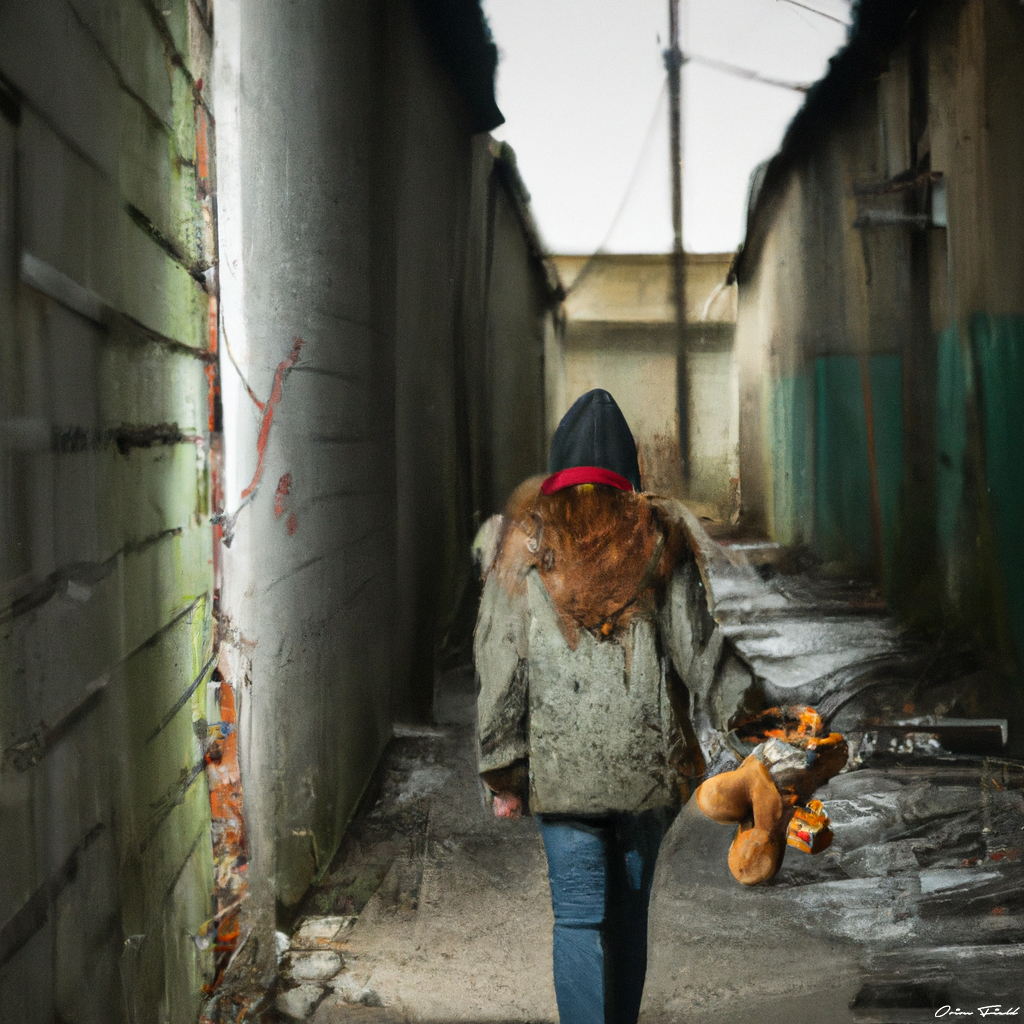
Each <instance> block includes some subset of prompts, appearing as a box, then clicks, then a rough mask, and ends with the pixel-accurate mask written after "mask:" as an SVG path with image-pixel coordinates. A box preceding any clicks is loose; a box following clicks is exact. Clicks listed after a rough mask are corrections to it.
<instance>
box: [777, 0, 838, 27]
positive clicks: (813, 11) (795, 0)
mask: <svg viewBox="0 0 1024 1024" xmlns="http://www.w3.org/2000/svg"><path fill="white" fill-rule="evenodd" d="M782 2H783V3H786V4H792V5H793V6H794V7H802V8H803V9H804V10H805V11H810V12H811V14H817V15H819V16H820V17H822V18H828V20H829V21H834V22H835V23H836V24H837V25H843V26H848V25H849V22H848V21H843V19H842V18H837V17H835V15H832V14H826V13H825V12H824V11H819V10H818V8H817V7H809V6H808V5H807V4H802V3H800V0H782Z"/></svg>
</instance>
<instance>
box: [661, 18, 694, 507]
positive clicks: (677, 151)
mask: <svg viewBox="0 0 1024 1024" xmlns="http://www.w3.org/2000/svg"><path fill="white" fill-rule="evenodd" d="M684 2H685V0H684ZM668 34H669V48H668V49H667V50H665V52H664V54H663V56H664V58H665V70H666V71H668V95H669V105H668V117H669V149H670V151H671V152H670V159H671V162H672V272H673V273H672V276H673V285H674V289H673V290H674V298H675V306H676V331H677V342H676V408H677V412H678V414H679V465H680V469H681V470H682V475H683V486H684V487H685V489H686V490H687V491H689V487H690V373H689V367H688V366H687V347H688V346H687V337H686V257H685V255H684V253H683V113H682V112H683V106H682V68H683V53H682V50H680V48H679V0H668Z"/></svg>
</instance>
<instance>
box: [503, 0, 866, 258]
mask: <svg viewBox="0 0 1024 1024" xmlns="http://www.w3.org/2000/svg"><path fill="white" fill-rule="evenodd" d="M800 2H801V3H804V4H806V5H807V6H811V7H814V8H816V9H818V10H820V11H824V12H825V13H827V14H831V15H832V16H833V17H838V18H841V19H843V20H844V21H845V20H848V19H849V11H850V8H849V3H848V0H800ZM681 6H682V7H683V8H688V10H687V11H686V15H685V21H684V33H683V38H682V43H681V45H682V49H683V51H684V53H685V52H692V53H694V54H698V55H700V56H703V57H709V58H714V59H717V60H722V61H726V62H728V63H730V64H736V65H739V66H741V67H744V68H750V69H751V70H754V71H757V72H759V73H761V74H762V75H766V76H769V77H772V78H779V79H784V80H786V81H792V82H811V81H813V80H814V79H816V78H819V77H820V76H821V75H822V74H823V73H824V72H825V69H826V66H827V62H828V58H829V57H830V56H831V55H832V54H833V53H834V52H835V51H836V49H837V48H838V47H839V46H841V45H842V44H843V43H844V42H845V39H846V30H845V28H844V27H843V26H842V25H839V24H836V22H834V21H830V20H828V19H827V18H824V17H820V16H819V15H817V14H812V13H810V12H809V11H806V10H803V9H801V8H800V7H798V6H796V5H794V4H792V3H789V2H786V0H681ZM483 7H484V11H485V13H486V15H487V18H488V20H489V22H490V25H491V29H492V31H493V33H494V38H495V41H496V42H497V44H498V50H499V53H500V58H501V59H500V62H499V64H498V79H497V98H498V106H499V107H500V108H501V110H502V113H503V114H504V115H505V118H506V122H505V124H504V125H502V126H501V127H500V128H498V129H497V130H496V131H495V132H494V135H495V136H496V137H498V138H501V139H505V140H506V141H508V142H509V143H510V144H511V146H512V148H513V149H514V150H515V151H516V155H517V157H518V160H519V169H520V172H521V173H522V176H523V180H524V181H525V183H526V187H527V189H528V190H529V191H530V193H531V195H532V197H533V212H534V215H535V217H536V219H537V223H538V225H539V227H540V232H541V235H542V237H543V238H544V241H545V242H546V243H547V245H548V247H549V248H550V250H551V251H552V252H556V253H589V252H592V251H594V250H595V249H597V247H598V246H599V245H600V244H601V243H602V241H604V239H605V237H606V235H607V233H608V230H609V228H610V226H611V224H612V221H613V219H614V218H615V215H616V211H618V210H619V207H620V205H621V204H622V203H623V199H624V197H625V205H624V206H623V209H622V214H621V216H620V217H619V219H618V221H617V224H616V227H615V230H614V231H613V232H612V234H611V236H610V238H609V239H608V242H607V244H606V248H607V249H608V250H609V251H611V252H667V251H669V250H670V249H671V248H672V225H671V206H670V199H669V194H670V193H669V157H668V100H667V96H666V95H664V94H662V84H663V82H664V79H665V70H664V65H663V62H662V57H661V51H662V50H663V49H664V48H665V47H666V46H667V45H668V42H667V36H668V31H667V27H668V0H484V2H483ZM659 35H660V42H659V39H658V37H659ZM659 95H660V97H661V98H660V104H659ZM802 101H803V96H802V94H801V93H798V92H793V91H790V90H786V89H780V88H777V87H774V86H768V85H762V84H760V83H757V82H750V81H745V80H742V79H739V78H735V77H733V76H730V75H726V74H723V73H721V72H720V71H716V70H712V69H710V68H707V67H701V66H699V65H696V64H687V65H686V66H685V67H684V70H683V102H684V123H685V149H684V156H683V163H684V176H683V195H684V199H683V235H684V244H685V246H686V248H687V249H688V250H689V251H692V252H725V251H728V250H731V249H735V248H736V246H737V245H738V244H739V243H740V241H741V240H742V237H743V217H744V203H745V200H746V191H747V182H748V180H749V178H750V172H751V171H752V170H753V168H754V166H755V165H756V164H758V163H760V161H762V160H764V159H766V158H768V157H769V156H771V155H772V153H774V152H775V150H776V149H777V148H778V145H779V142H780V141H781V139H782V135H783V132H784V131H785V128H786V125H787V124H788V123H789V120H790V118H792V116H793V114H794V113H795V112H796V111H797V109H798V108H799V106H800V104H801V103H802ZM652 122H653V123H654V124H655V130H654V131H653V132H651V133H650V134H649V131H648V130H649V128H650V126H651V124H652ZM645 139H647V146H646V148H645V146H644V141H645ZM635 169H637V175H636V180H635V181H634V184H633V187H632V189H630V188H629V183H630V180H631V179H632V178H633V174H634V170H635Z"/></svg>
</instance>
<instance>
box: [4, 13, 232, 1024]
mask: <svg viewBox="0 0 1024 1024" xmlns="http://www.w3.org/2000/svg"><path fill="white" fill-rule="evenodd" d="M206 17H207V11H206V7H205V4H199V5H196V4H195V3H188V2H186V0H168V2H167V3H162V4H160V5H159V6H158V7H154V6H152V5H150V4H148V3H144V2H140V0H93V2H78V0H74V2H67V0H33V2H31V3H5V4H3V5H0V519H2V521H3V523H4V528H3V531H2V533H0V577H2V587H3V595H2V599H0V744H2V748H3V753H2V759H0V822H2V824H0V865H2V867H0V1020H3V1021H12V1022H13V1021H17V1022H19V1024H22V1022H24V1024H32V1022H40V1024H44V1022H45V1024H49V1022H51V1021H53V1020H63V1021H82V1022H87V1021H94V1022H97V1024H100V1022H103V1024H107V1022H111V1021H119V1020H124V1019H132V1020H134V1019H140V1020H156V1019H159V1020H162V1021H169V1022H180V1024H186V1022H191V1021H194V1020H195V1019H196V1016H197V1013H198V1009H199V998H200V994H199V988H200V984H201V983H202V982H204V981H208V980H211V971H212V967H213V956H212V953H213V951H212V949H210V948H207V947H208V945H209V943H208V942H207V941H206V931H207V929H206V927H205V926H204V922H206V921H207V919H208V918H209V916H210V894H211V892H212V889H213V877H212V876H213V870H212V861H211V849H210V838H209V825H210V808H209V801H208V796H207V789H206V776H205V773H204V771H203V768H204V762H203V753H204V744H205V741H206V738H207V720H208V718H209V712H208V709H207V685H208V680H209V676H210V673H211V671H212V668H213V663H212V660H211V656H212V652H213V643H214V637H213V632H214V630H213V600H214V593H213V579H214V574H213V564H212V560H213V550H212V536H211V530H210V526H209V519H210V497H209V480H210V478H209V471H208V457H209V452H210V448H211V444H210V442H211V434H210V432H211V429H212V423H211V419H212V416H211V413H212V411H213V405H212V395H211V391H210V386H209V382H208V378H207V374H206V370H207V367H209V366H210V365H211V359H212V355H211V353H210V331H209V326H208V325H209V320H210V312H211V310H213V311H215V305H213V300H214V296H213V294H212V291H213V289H212V284H208V282H212V278H211V277H210V275H207V274H205V270H206V268H207V267H208V266H209V264H210V263H211V262H213V261H214V259H215V252H214V246H213V231H212V226H213V221H212V216H211V206H210V198H211V193H212V186H213V179H212V170H213V164H212V155H213V154H212V134H211V133H210V131H209V117H208V107H207V99H206V88H205V85H208V82H209V74H208V70H207V65H208V60H209V53H210V35H209V25H208V23H207V21H206ZM200 79H205V85H203V84H201V83H200ZM193 936H197V937H198V941H194V939H193ZM136 1013H137V1015H138V1017H137V1018H136V1017H135V1016H133V1014H136Z"/></svg>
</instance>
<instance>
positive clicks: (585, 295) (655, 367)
mask: <svg viewBox="0 0 1024 1024" xmlns="http://www.w3.org/2000/svg"><path fill="white" fill-rule="evenodd" d="M731 258H732V257H731V254H692V253H691V254H689V255H688V256H687V260H686V266H687V278H686V296H687V301H686V305H687V310H686V315H687V320H688V323H689V325H690V326H689V332H688V348H689V351H688V353H687V367H688V372H689V375H690V396H689V399H690V400H689V425H690V442H691V443H690V458H691V479H690V486H689V488H688V489H687V488H684V485H683V480H682V474H681V471H680V460H679V416H678V401H677V374H676V366H677V349H678V332H677V330H676V326H675V304H674V301H673V297H672V289H673V282H672V265H671V261H670V258H669V257H667V256H660V255H639V256H610V255H602V256H597V257H594V258H593V260H591V261H590V262H589V264H587V258H586V257H582V256H556V257H555V258H554V259H555V262H556V265H557V266H558V269H559V272H560V274H561V275H562V277H563V279H564V280H565V282H566V287H567V289H568V291H569V294H568V297H567V299H566V304H565V306H566V343H565V349H566V371H565V372H566V396H565V400H564V403H563V405H562V407H561V409H560V410H559V415H561V414H562V413H564V412H565V410H566V409H567V408H568V407H569V405H571V404H572V402H573V401H575V399H576V398H578V397H579V396H580V395H581V394H583V393H584V392H586V391H588V390H590V389H591V388H596V387H601V388H605V389H606V390H608V391H610V392H611V394H612V395H614V396H615V399H616V401H617V402H618V403H619V405H620V406H621V407H622V410H623V413H624V414H625V416H626V420H627V421H628V422H629V424H630V426H631V428H632V430H633V433H634V435H635V436H636V439H637V445H638V449H639V454H640V457H641V460H642V461H641V467H642V471H643V476H644V486H645V487H647V488H648V489H649V490H653V491H659V492H661V493H665V494H675V495H682V494H683V493H684V491H685V492H686V493H687V494H688V496H689V497H690V498H691V499H692V500H694V501H696V502H698V503H700V504H702V505H704V506H705V510H706V511H707V512H708V513H710V514H711V515H713V516H715V517H718V518H722V517H727V516H728V515H729V514H730V512H731V511H732V508H733V505H734V503H735V491H736V478H737V476H738V467H737V437H738V429H739V428H738V406H737V401H738V398H737V395H738V391H737V387H738V385H737V378H736V371H735V362H734V359H733V352H732V347H733V330H734V328H733V325H734V323H735V320H736V289H735V287H734V286H726V284H725V279H726V276H727V273H728V269H729V263H730V261H731ZM584 266H586V271H585V272H584V274H583V277H582V278H581V280H580V284H579V287H575V286H574V282H575V281H576V278H577V275H578V274H580V272H581V270H582V269H583V267H584ZM556 422H557V420H556Z"/></svg>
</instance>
